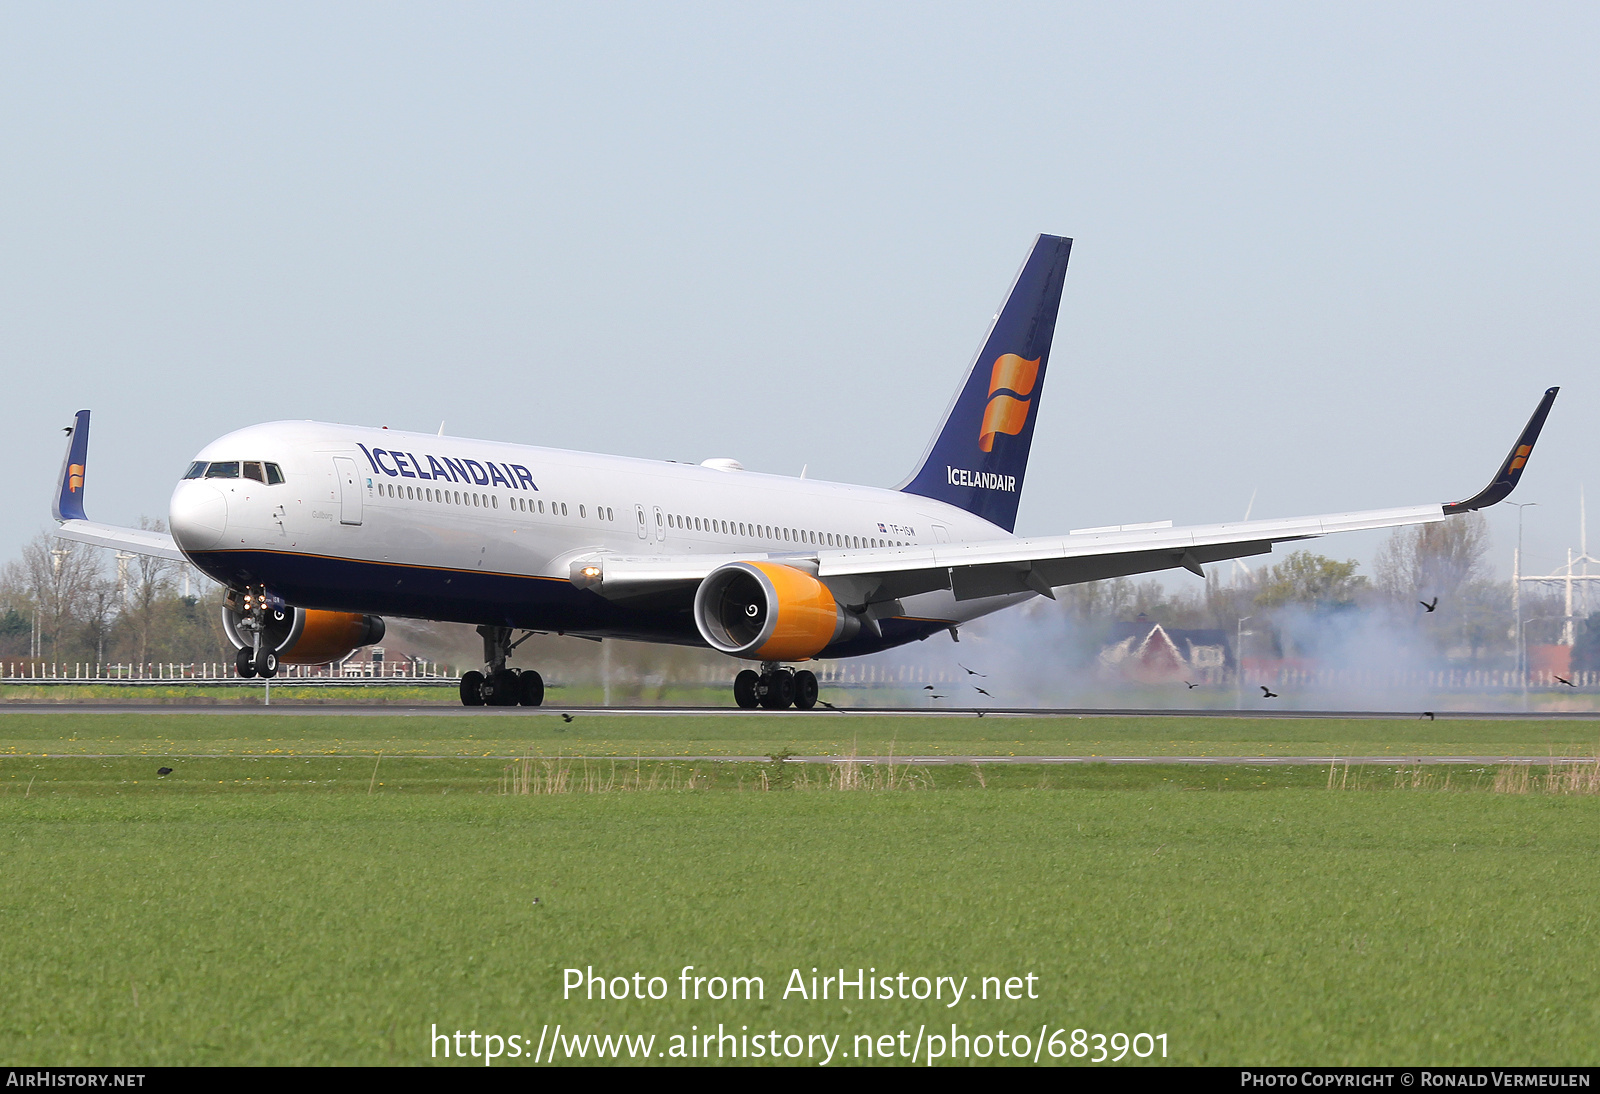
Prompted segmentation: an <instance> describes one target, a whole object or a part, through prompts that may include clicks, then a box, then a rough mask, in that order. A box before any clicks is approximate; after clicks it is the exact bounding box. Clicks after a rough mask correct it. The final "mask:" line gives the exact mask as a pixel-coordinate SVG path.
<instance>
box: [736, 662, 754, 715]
mask: <svg viewBox="0 0 1600 1094" xmlns="http://www.w3.org/2000/svg"><path fill="white" fill-rule="evenodd" d="M760 681H761V676H760V675H759V674H758V673H757V672H756V671H755V670H754V669H744V670H743V671H741V672H740V673H739V675H738V676H735V677H734V678H733V701H734V702H735V703H736V704H737V705H738V707H739V709H740V710H754V709H756V707H758V706H760V705H761V697H760V696H759V695H757V694H756V684H758V683H759V682H760Z"/></svg>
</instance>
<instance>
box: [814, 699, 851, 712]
mask: <svg viewBox="0 0 1600 1094" xmlns="http://www.w3.org/2000/svg"><path fill="white" fill-rule="evenodd" d="M817 705H818V706H819V707H827V708H828V709H829V710H831V711H833V712H834V713H836V714H843V713H844V711H842V710H840V709H839V708H838V707H836V706H834V705H833V704H832V703H830V702H828V700H826V699H818V700H817Z"/></svg>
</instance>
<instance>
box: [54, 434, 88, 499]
mask: <svg viewBox="0 0 1600 1094" xmlns="http://www.w3.org/2000/svg"><path fill="white" fill-rule="evenodd" d="M70 432H71V434H72V437H71V439H70V440H68V441H67V455H66V458H65V459H63V460H62V461H61V481H60V482H58V483H56V503H55V505H53V506H51V510H52V512H53V513H54V514H55V518H56V519H57V520H88V519H89V518H88V517H86V516H84V515H83V475H84V468H85V466H86V465H87V464H88V462H89V412H88V411H87V410H80V411H78V417H77V420H76V421H74V422H73V423H72V429H71V431H70Z"/></svg>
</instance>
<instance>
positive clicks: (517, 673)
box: [461, 626, 544, 707]
mask: <svg viewBox="0 0 1600 1094" xmlns="http://www.w3.org/2000/svg"><path fill="white" fill-rule="evenodd" d="M478 633H479V634H481V635H482V636H483V661H484V667H485V668H487V669H488V670H489V671H488V672H486V673H485V672H478V671H476V670H474V671H472V672H468V673H464V674H463V675H462V677H461V705H462V706H468V707H484V706H488V707H514V706H517V705H518V704H521V705H522V706H525V707H536V706H540V705H542V704H543V703H544V677H542V676H540V675H539V674H538V673H537V672H534V671H533V670H532V669H520V670H519V669H511V668H507V667H506V659H507V658H508V657H510V656H511V651H512V650H514V649H516V648H517V647H518V646H519V645H521V644H522V643H523V642H524V641H526V640H527V638H528V635H527V634H525V635H523V636H522V637H521V638H519V639H517V640H516V641H515V642H513V641H511V628H510V627H490V626H482V627H479V628H478ZM528 633H529V634H532V633H533V632H531V631H530V632H528Z"/></svg>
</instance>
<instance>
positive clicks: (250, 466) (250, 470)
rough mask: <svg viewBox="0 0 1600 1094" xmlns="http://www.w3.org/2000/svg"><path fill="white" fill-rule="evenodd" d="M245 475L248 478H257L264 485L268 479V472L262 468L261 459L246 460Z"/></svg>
mask: <svg viewBox="0 0 1600 1094" xmlns="http://www.w3.org/2000/svg"><path fill="white" fill-rule="evenodd" d="M244 477H245V478H247V479H255V480H256V481H257V482H259V483H261V484H262V485H265V484H266V481H267V473H266V472H265V471H263V470H262V469H261V461H260V460H245V461H244Z"/></svg>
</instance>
